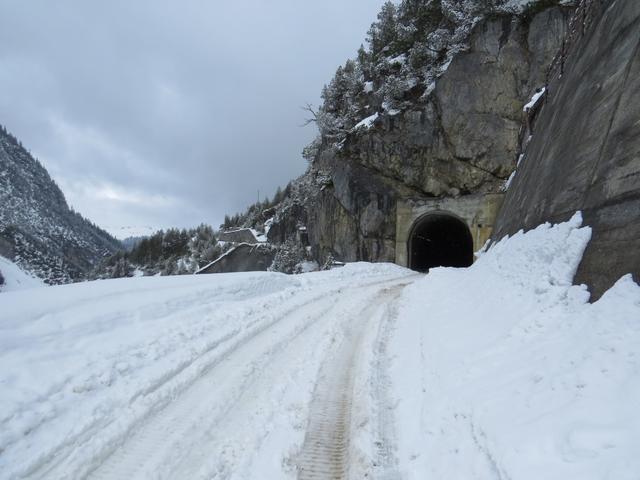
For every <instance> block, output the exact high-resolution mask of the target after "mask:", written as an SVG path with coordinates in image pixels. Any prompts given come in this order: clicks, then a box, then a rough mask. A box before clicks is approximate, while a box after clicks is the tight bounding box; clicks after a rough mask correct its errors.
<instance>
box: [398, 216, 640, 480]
mask: <svg viewBox="0 0 640 480" xmlns="http://www.w3.org/2000/svg"><path fill="white" fill-rule="evenodd" d="M580 224H581V218H580V215H579V214H577V215H576V216H574V217H573V219H572V220H571V221H569V222H567V223H564V224H559V225H556V226H550V225H548V224H545V225H542V226H540V227H538V228H536V229H535V230H533V231H530V232H528V233H526V234H523V233H522V232H520V233H518V234H516V235H514V236H513V237H512V238H509V239H505V240H503V241H501V242H500V243H498V244H496V245H494V246H493V247H492V248H491V249H490V250H489V251H488V252H487V253H485V254H483V255H482V256H481V257H480V259H479V260H478V261H477V262H476V263H475V264H474V265H473V266H472V267H470V268H468V269H459V270H457V269H435V270H432V271H431V273H429V275H427V276H426V277H425V278H424V279H423V280H421V281H419V282H416V283H415V284H413V285H411V286H410V287H408V288H407V289H406V291H405V293H404V301H403V306H402V307H401V310H400V312H399V318H400V319H401V321H398V322H397V331H396V335H395V337H394V340H393V345H392V348H391V350H392V351H393V353H394V354H395V356H396V358H395V361H394V362H393V365H392V367H391V378H392V379H393V384H394V385H393V387H394V388H393V389H392V391H393V392H394V393H395V395H396V400H397V402H398V407H397V409H396V411H395V414H396V417H397V425H398V430H399V431H398V439H399V444H398V456H399V463H400V465H401V466H402V474H403V478H407V479H411V478H425V477H428V478H504V479H512V480H516V479H518V480H527V479H532V480H533V479H536V480H538V479H540V478H544V479H546V480H553V479H558V480H560V479H563V480H565V479H568V478H580V479H581V480H588V479H604V478H615V479H631V478H637V475H638V472H640V457H638V455H637V445H638V444H639V443H640V417H638V415H637V407H638V405H640V356H639V355H638V351H637V350H638V345H640V288H639V287H638V285H636V284H635V283H634V282H633V281H632V280H631V278H630V277H629V276H627V277H623V278H622V279H621V280H620V281H619V282H618V283H617V284H616V285H615V286H614V287H613V288H612V289H611V290H610V291H609V292H607V293H606V294H605V295H604V296H603V297H602V298H601V299H600V300H598V301H597V302H595V303H593V304H589V303H587V301H588V297H589V295H588V292H587V290H586V288H585V287H582V286H572V285H571V280H572V278H573V275H574V273H575V271H576V268H577V266H578V264H579V262H580V259H581V256H582V253H583V250H584V248H585V246H586V244H587V242H588V240H589V237H590V229H589V228H580Z"/></svg>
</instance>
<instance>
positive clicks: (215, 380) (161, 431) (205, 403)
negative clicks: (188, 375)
mask: <svg viewBox="0 0 640 480" xmlns="http://www.w3.org/2000/svg"><path fill="white" fill-rule="evenodd" d="M319 304H320V305H319ZM334 304H335V302H334V301H333V300H332V299H331V298H330V297H329V298H325V299H322V300H317V299H316V300H315V301H314V302H309V303H307V304H305V305H304V307H303V308H301V309H299V310H297V311H296V312H294V313H293V314H290V315H289V316H288V317H285V318H283V319H281V320H280V321H279V322H278V323H277V324H276V325H274V326H273V327H274V328H270V329H267V330H264V331H261V332H260V333H259V334H258V335H256V336H254V337H252V338H250V339H249V340H248V341H247V342H245V343H243V344H241V345H239V346H238V347H237V348H235V349H234V350H232V351H231V352H229V353H228V355H227V356H226V357H225V358H224V359H222V360H221V361H220V362H219V363H218V364H217V365H216V366H215V367H214V368H211V369H210V370H209V371H208V372H207V373H206V374H205V375H204V376H203V377H201V378H200V379H198V381H197V382H196V383H194V384H193V385H192V386H191V387H190V388H189V390H187V391H186V392H184V393H183V394H182V395H181V396H179V397H178V398H176V399H175V400H174V402H173V403H171V404H169V405H168V406H167V407H166V408H165V409H164V410H162V411H161V412H159V414H158V415H156V416H154V417H153V418H151V419H149V422H147V423H146V424H145V425H143V426H142V428H141V429H140V430H139V431H138V432H136V434H134V435H133V437H132V438H130V439H128V440H127V441H126V442H125V443H124V444H123V445H122V446H121V447H120V448H119V449H118V450H117V451H116V452H115V453H114V454H113V455H111V456H110V457H109V458H108V459H107V460H106V461H105V462H104V463H103V464H102V465H101V466H100V467H99V468H98V469H97V470H96V471H94V472H93V474H91V475H89V478H92V479H96V480H116V479H124V478H146V476H149V475H154V474H156V475H157V472H158V471H165V472H166V470H165V468H169V469H170V468H171V463H172V461H176V460H177V461H178V463H179V459H174V458H172V457H173V456H172V451H174V450H176V449H174V447H175V446H177V444H179V443H183V442H187V443H188V442H197V441H198V440H200V439H201V437H202V436H203V433H206V432H202V419H204V418H207V419H208V426H207V428H209V429H211V428H214V427H215V424H216V423H217V422H219V421H220V420H222V419H224V417H225V416H226V415H227V414H228V412H229V411H230V410H232V409H233V408H234V406H235V404H236V402H237V401H238V399H239V398H240V396H241V395H242V394H243V393H244V392H246V391H247V390H248V389H249V388H250V387H251V384H252V383H253V382H254V381H255V380H256V378H257V377H259V375H260V373H261V372H263V371H265V369H266V368H267V367H268V365H269V363H270V361H272V360H273V358H274V356H275V355H276V354H278V353H280V352H281V351H283V349H285V347H286V346H287V345H288V344H289V343H290V342H292V341H293V340H295V338H296V337H298V336H299V335H301V334H302V333H304V331H305V330H306V329H307V328H308V327H309V326H311V325H313V324H314V323H315V322H317V321H318V320H320V319H321V318H323V317H324V316H325V315H326V314H327V313H328V312H329V311H330V310H331V309H332V308H333V306H334ZM309 307H311V308H312V310H313V311H312V313H308V312H307V311H306V308H309ZM319 307H320V308H319ZM300 320H302V321H300ZM289 322H291V323H293V327H292V328H291V329H290V330H289V331H287V332H285V333H284V334H283V332H282V331H281V328H280V327H282V329H284V328H286V326H283V325H281V324H282V323H289ZM274 340H275V341H274ZM254 349H255V350H258V351H259V354H258V355H256V354H255V352H254ZM212 385H216V388H215V389H214V390H212ZM212 391H213V392H215V394H216V395H215V399H212V398H210V396H211V393H212ZM158 467H160V468H158ZM154 478H155V477H154ZM160 478H162V476H160Z"/></svg>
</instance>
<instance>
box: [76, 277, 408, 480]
mask: <svg viewBox="0 0 640 480" xmlns="http://www.w3.org/2000/svg"><path fill="white" fill-rule="evenodd" d="M402 282H403V283H398V281H397V280H393V281H383V282H374V283H373V284H371V285H365V286H360V287H344V288H341V289H340V290H339V291H338V292H331V293H330V294H327V293H325V294H324V295H322V296H318V297H316V298H313V299H312V300H310V301H308V302H306V303H303V304H302V305H300V306H295V307H294V308H290V309H285V310H284V312H283V313H282V316H281V317H278V319H277V321H276V322H274V323H273V324H272V325H269V326H268V327H267V328H265V329H260V330H258V331H257V332H255V334H254V335H251V336H249V337H248V338H245V339H243V340H242V341H241V342H238V343H236V344H234V345H232V346H230V347H229V348H228V349H227V351H226V352H224V354H222V355H221V357H220V359H219V360H218V361H216V362H215V364H213V365H211V366H210V367H209V368H208V369H207V370H206V371H205V372H204V373H203V375H202V376H201V377H200V378H199V379H198V380H197V381H196V382H194V383H193V385H192V386H191V387H190V388H189V389H188V390H187V391H185V392H183V393H182V394H181V395H179V396H178V397H177V398H175V399H174V400H173V401H172V402H171V403H170V404H169V405H168V406H167V407H166V408H164V409H162V410H161V411H159V412H158V413H157V414H155V415H152V416H151V417H150V418H148V419H147V420H146V421H145V423H144V425H142V426H141V427H140V428H139V429H138V431H137V432H136V433H135V434H134V435H133V436H132V437H131V438H128V439H127V440H126V441H125V442H124V443H123V444H122V445H121V446H120V447H119V448H118V449H117V450H116V451H115V452H114V453H113V454H112V455H111V456H109V457H108V458H107V459H106V460H105V461H104V462H103V463H102V464H101V465H100V466H99V467H98V468H97V470H96V471H94V472H92V473H91V474H90V475H89V478H94V479H101V480H112V479H113V480H115V479H122V478H147V477H153V478H158V476H160V477H161V478H211V476H212V475H215V473H216V472H221V471H222V472H223V471H224V470H225V464H224V462H221V460H220V459H221V458H224V457H225V456H228V455H230V454H232V455H236V454H240V453H241V452H242V451H243V449H244V448H246V446H247V441H248V440H249V441H250V442H251V443H252V444H253V445H254V448H255V449H256V451H257V453H258V457H259V456H260V455H259V454H260V451H261V450H262V448H261V447H263V446H264V440H265V439H266V436H269V435H271V434H272V433H273V432H272V431H271V428H270V424H271V422H273V421H274V418H275V417H276V416H277V412H276V411H274V410H271V409H270V408H268V407H265V406H269V405H271V406H272V407H275V406H276V405H277V404H282V405H287V404H288V403H289V399H294V398H295V397H297V396H298V395H299V382H301V381H304V380H307V381H309V380H310V379H312V378H314V377H316V374H315V371H316V366H317V365H318V363H321V367H320V372H319V375H317V381H316V382H317V383H316V384H315V388H314V394H313V397H312V399H311V412H310V416H309V423H308V427H307V429H306V432H305V442H304V445H303V448H302V452H301V453H300V455H297V456H296V455H294V456H292V457H291V458H290V462H291V468H297V469H298V470H299V471H300V474H299V475H298V478H300V479H307V478H309V479H310V478H318V479H320V478H347V475H348V469H349V463H348V462H349V440H350V439H349V432H350V419H351V414H350V413H351V409H352V404H353V386H354V380H355V378H354V377H355V373H356V366H357V362H358V358H359V353H360V348H361V346H362V345H361V339H362V338H363V337H364V336H365V334H366V330H367V329H369V328H375V327H376V326H378V324H379V322H381V321H383V320H384V318H385V317H384V316H382V315H380V314H379V311H381V310H382V311H385V312H386V311H387V310H388V303H387V302H388V300H389V299H392V298H397V296H398V294H399V288H400V287H403V286H404V285H406V283H407V280H406V279H403V280H402ZM310 358H312V359H314V361H313V362H309V359H310ZM283 379H286V381H285V382H283ZM274 402H276V403H275V404H274ZM302 408H306V406H302ZM249 436H253V438H251V439H249V438H248V437H249ZM276 458H277V457H276ZM266 460H268V459H266ZM231 464H233V466H234V469H236V472H235V473H236V474H237V473H238V471H237V468H238V465H237V462H236V461H234V462H232V463H229V465H231ZM245 468H246V469H247V471H255V469H254V468H252V465H250V464H249V465H246V466H245ZM274 474H276V472H274Z"/></svg>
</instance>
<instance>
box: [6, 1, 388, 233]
mask: <svg viewBox="0 0 640 480" xmlns="http://www.w3.org/2000/svg"><path fill="white" fill-rule="evenodd" d="M382 3H383V0H349V1H345V0H322V1H314V2H305V1H300V0H263V1H260V0H244V1H242V2H236V1H225V2H222V1H215V0H207V1H205V0H189V1H184V0H180V1H178V0H175V1H168V0H162V1H159V0H153V1H152V0H148V1H143V0H135V1H129V0H118V1H114V0H109V1H98V0H95V1H84V0H75V1H69V0H66V1H65V0H62V1H60V0H56V1H50V0H39V1H38V0H30V1H24V0H0V123H2V124H4V125H6V126H7V128H8V130H9V131H11V132H12V133H14V134H15V135H16V136H17V137H18V138H19V139H20V140H21V141H22V143H23V144H24V145H25V146H26V147H27V148H28V149H29V150H31V152H32V153H33V154H34V155H35V156H36V157H37V158H38V159H39V160H40V161H41V162H42V163H43V164H44V165H45V167H46V168H47V169H48V170H49V173H51V175H52V176H53V177H54V179H55V180H56V181H57V182H58V184H59V185H60V187H61V188H62V190H63V192H64V193H65V195H66V197H67V200H68V201H69V203H70V204H71V205H72V206H73V208H75V209H76V210H78V211H79V212H81V213H82V214H84V215H85V216H86V217H88V218H89V219H90V220H92V221H94V222H95V223H97V224H98V225H100V226H102V227H104V228H106V229H108V230H110V231H112V232H115V233H118V229H119V228H120V227H123V226H134V227H144V226H150V227H154V228H166V227H169V226H177V227H187V226H194V225H197V224H198V223H200V222H207V223H211V224H213V225H215V226H217V225H218V224H219V223H220V222H221V221H222V219H223V216H224V214H225V213H234V212H237V211H241V210H244V208H245V207H246V206H247V205H248V204H250V203H252V202H254V201H255V200H256V197H257V191H258V190H260V192H261V195H264V194H265V193H266V194H268V195H269V196H271V195H272V194H273V193H274V191H275V189H276V187H277V186H278V185H282V186H284V185H285V184H286V183H287V182H288V181H289V180H290V179H292V178H294V177H296V176H298V175H300V174H301V173H302V172H303V171H304V169H305V166H306V164H305V161H304V160H303V159H302V157H301V154H300V152H301V151H302V148H303V146H304V145H306V144H307V143H308V142H309V141H311V140H312V139H313V137H314V136H315V134H316V131H315V127H313V126H308V127H305V128H302V127H301V125H302V123H303V121H304V119H305V113H304V112H303V111H302V110H301V109H300V107H301V106H302V105H304V104H306V103H307V102H311V103H314V104H318V103H319V101H320V91H321V88H322V86H323V85H324V84H325V83H327V82H328V81H329V80H330V79H331V77H332V75H333V73H334V72H335V69H336V68H337V66H338V65H339V64H341V63H343V62H344V61H345V60H346V59H347V58H349V57H353V56H354V55H355V53H356V50H357V48H358V47H359V45H360V44H361V43H362V42H363V41H364V38H365V34H366V31H367V29H368V27H369V25H370V24H371V22H372V21H373V20H374V19H375V17H376V14H377V12H378V10H379V8H380V6H381V5H382Z"/></svg>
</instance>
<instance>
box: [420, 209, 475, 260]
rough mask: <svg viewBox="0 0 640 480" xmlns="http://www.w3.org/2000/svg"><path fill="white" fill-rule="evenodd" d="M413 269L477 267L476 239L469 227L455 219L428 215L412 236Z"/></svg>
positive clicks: (439, 214)
mask: <svg viewBox="0 0 640 480" xmlns="http://www.w3.org/2000/svg"><path fill="white" fill-rule="evenodd" d="M408 247H409V248H408V250H409V268H411V269H412V270H416V271H418V272H427V271H429V269H430V268H432V267H468V266H469V265H471V264H472V263H473V238H472V237H471V232H470V231H469V228H468V227H467V225H466V224H465V223H464V222H463V221H462V220H459V219H458V218H456V217H454V216H453V215H448V214H443V213H433V214H428V215H425V216H424V217H422V218H421V219H418V220H417V221H416V223H415V225H414V226H413V229H412V230H411V235H410V236H409V245H408Z"/></svg>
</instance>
